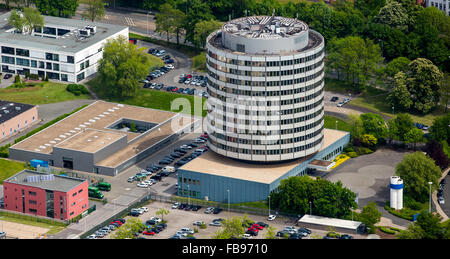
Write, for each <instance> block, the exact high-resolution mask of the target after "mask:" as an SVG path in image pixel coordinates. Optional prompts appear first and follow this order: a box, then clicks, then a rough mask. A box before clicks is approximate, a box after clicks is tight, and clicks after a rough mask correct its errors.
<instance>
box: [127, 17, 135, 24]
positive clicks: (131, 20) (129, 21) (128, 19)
mask: <svg viewBox="0 0 450 259" xmlns="http://www.w3.org/2000/svg"><path fill="white" fill-rule="evenodd" d="M125 21H126V22H127V24H128V25H129V26H136V24H134V22H133V19H132V18H130V17H125Z"/></svg>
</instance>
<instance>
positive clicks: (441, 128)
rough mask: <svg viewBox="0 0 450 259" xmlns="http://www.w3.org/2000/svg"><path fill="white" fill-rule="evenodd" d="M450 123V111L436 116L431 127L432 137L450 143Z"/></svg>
mask: <svg viewBox="0 0 450 259" xmlns="http://www.w3.org/2000/svg"><path fill="white" fill-rule="evenodd" d="M448 125H450V113H447V114H446V115H444V116H439V117H437V118H435V119H434V120H433V124H432V125H431V127H430V135H431V138H432V139H434V140H436V141H438V142H441V141H447V143H449V144H450V127H449V126H448Z"/></svg>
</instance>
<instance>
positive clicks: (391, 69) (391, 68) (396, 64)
mask: <svg viewBox="0 0 450 259" xmlns="http://www.w3.org/2000/svg"><path fill="white" fill-rule="evenodd" d="M409 63H411V60H409V59H408V58H405V57H398V58H395V59H393V60H391V61H390V62H389V63H387V64H386V67H385V68H384V72H385V74H386V76H388V77H392V78H393V77H394V76H395V75H396V74H397V73H398V72H405V71H406V69H407V68H408V65H409Z"/></svg>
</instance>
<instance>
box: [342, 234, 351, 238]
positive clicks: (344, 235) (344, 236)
mask: <svg viewBox="0 0 450 259" xmlns="http://www.w3.org/2000/svg"><path fill="white" fill-rule="evenodd" d="M339 239H353V236H350V235H347V234H343V235H342V236H341V237H340V238H339Z"/></svg>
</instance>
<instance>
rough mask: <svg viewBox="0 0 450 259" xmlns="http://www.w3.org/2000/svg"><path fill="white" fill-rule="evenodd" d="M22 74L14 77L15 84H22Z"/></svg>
mask: <svg viewBox="0 0 450 259" xmlns="http://www.w3.org/2000/svg"><path fill="white" fill-rule="evenodd" d="M20 82H21V81H20V76H19V75H16V77H15V78H14V84H20Z"/></svg>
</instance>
